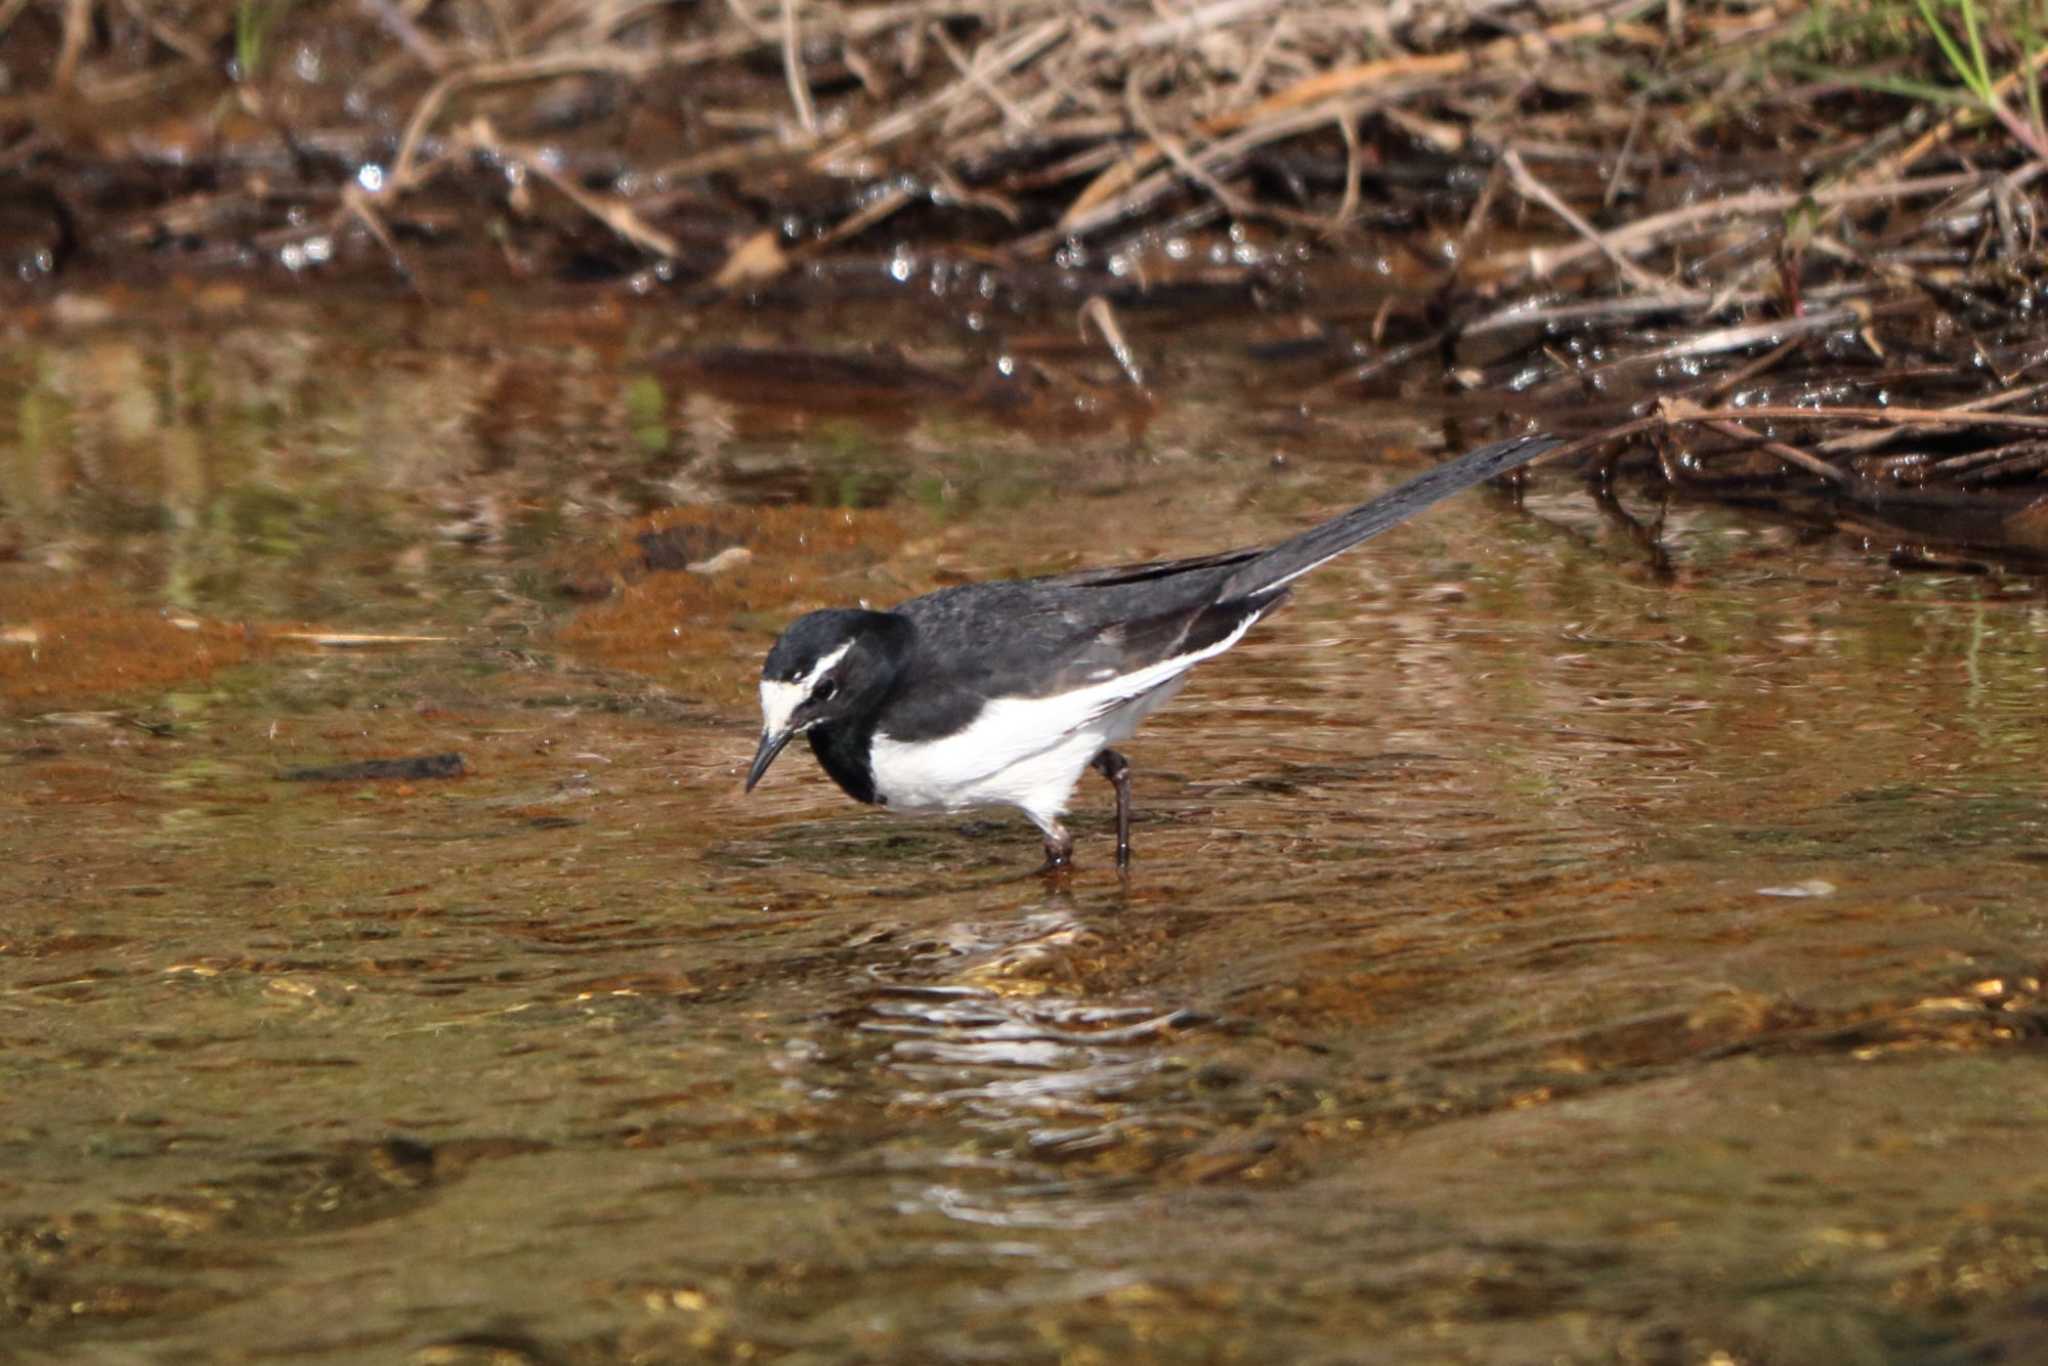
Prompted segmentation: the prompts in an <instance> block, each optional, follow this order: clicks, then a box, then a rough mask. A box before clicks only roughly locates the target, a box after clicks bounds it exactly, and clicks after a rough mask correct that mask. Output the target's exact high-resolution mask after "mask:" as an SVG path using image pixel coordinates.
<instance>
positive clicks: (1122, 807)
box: [1089, 749, 1131, 869]
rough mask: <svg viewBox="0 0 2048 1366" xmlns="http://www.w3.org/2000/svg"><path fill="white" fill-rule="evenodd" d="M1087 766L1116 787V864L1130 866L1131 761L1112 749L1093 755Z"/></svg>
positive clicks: (1123, 867)
mask: <svg viewBox="0 0 2048 1366" xmlns="http://www.w3.org/2000/svg"><path fill="white" fill-rule="evenodd" d="M1089 767H1090V768H1092V769H1094V770H1095V771H1096V772H1097V773H1100V774H1101V775H1102V776H1103V777H1105V778H1107V779H1109V782H1110V786H1112V787H1114V788H1115V789H1116V866H1117V867H1118V868H1119V869H1127V868H1129V867H1130V866H1131V761H1130V760H1129V759H1126V758H1124V756H1123V755H1121V754H1118V753H1117V752H1116V751H1115V750H1113V749H1105V750H1104V751H1102V753H1100V754H1098V755H1096V756H1095V759H1094V762H1092V763H1091V764H1089Z"/></svg>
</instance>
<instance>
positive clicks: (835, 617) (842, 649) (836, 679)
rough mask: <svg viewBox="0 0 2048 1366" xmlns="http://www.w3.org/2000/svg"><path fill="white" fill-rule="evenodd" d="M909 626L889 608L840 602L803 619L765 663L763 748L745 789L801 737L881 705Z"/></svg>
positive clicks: (751, 787)
mask: <svg viewBox="0 0 2048 1366" xmlns="http://www.w3.org/2000/svg"><path fill="white" fill-rule="evenodd" d="M908 630H909V623H908V622H906V621H904V620H903V619H902V618H901V617H897V616H894V615H892V614H890V613H888V612H862V611H854V610H851V609H841V608H835V609H833V610H831V611H825V612H812V613H810V614H809V615H808V616H803V617H799V618H797V620H796V621H795V622H793V623H792V624H791V625H790V627H789V629H788V630H786V631H784V632H783V633H782V635H781V636H780V637H778V638H777V640H776V642H775V646H774V648H773V649H771V650H769V651H768V661H767V662H766V663H765V664H763V665H762V666H761V747H760V748H759V749H757V750H755V751H754V762H753V763H752V764H751V765H750V766H749V767H748V769H747V785H746V789H745V790H746V791H748V792H752V791H753V790H754V784H755V783H758V782H760V781H761V775H762V774H764V773H766V772H767V771H768V766H769V765H770V764H772V763H774V762H775V756H776V755H778V754H780V753H782V747H783V746H784V745H787V744H788V743H789V742H790V741H791V740H794V739H795V738H796V737H797V736H799V735H802V734H803V733H804V732H805V731H807V730H810V729H811V728H813V727H814V726H821V725H824V724H826V723H827V722H831V721H838V720H841V719H843V718H845V717H849V716H856V715H859V714H860V713H861V712H862V711H863V710H865V709H867V708H869V707H873V706H876V705H878V704H880V702H881V700H882V698H883V697H884V696H885V695H886V694H887V693H888V691H889V688H890V687H891V685H893V684H894V682H895V680H896V664H897V660H898V658H899V656H900V652H901V650H902V638H903V636H904V635H905V634H906V633H907V632H908Z"/></svg>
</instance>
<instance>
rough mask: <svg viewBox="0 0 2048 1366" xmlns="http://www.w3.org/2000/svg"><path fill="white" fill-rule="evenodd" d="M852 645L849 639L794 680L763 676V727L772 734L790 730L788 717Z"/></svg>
mask: <svg viewBox="0 0 2048 1366" xmlns="http://www.w3.org/2000/svg"><path fill="white" fill-rule="evenodd" d="M852 648H853V642H852V641H850V640H849V641H847V642H846V643H845V644H844V645H842V646H840V647H839V648H838V649H836V650H834V651H833V652H832V653H831V654H829V655H825V656H824V657H823V658H821V659H819V660H818V662H817V663H816V664H813V665H812V666H811V667H810V669H809V670H808V671H807V672H806V673H805V674H804V676H803V677H802V678H796V679H791V680H789V681H788V682H783V681H781V680H778V679H773V678H764V679H762V680H761V729H762V730H763V731H765V732H766V733H768V734H769V735H780V734H781V733H782V732H783V731H784V730H785V729H787V728H788V726H789V718H790V717H792V716H794V715H796V709H797V708H798V707H800V706H802V705H803V704H804V699H805V698H806V697H809V696H810V695H811V689H812V688H814V687H816V686H817V683H818V680H819V679H820V678H823V677H824V676H825V675H826V674H827V673H829V672H830V671H831V669H832V666H833V665H834V664H837V663H838V662H839V661H840V660H841V659H843V658H845V656H846V652H847V651H848V650H851V649H852Z"/></svg>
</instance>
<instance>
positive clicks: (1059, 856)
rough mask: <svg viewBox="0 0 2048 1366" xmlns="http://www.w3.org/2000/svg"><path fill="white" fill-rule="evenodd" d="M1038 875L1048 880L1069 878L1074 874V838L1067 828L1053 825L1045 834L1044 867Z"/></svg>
mask: <svg viewBox="0 0 2048 1366" xmlns="http://www.w3.org/2000/svg"><path fill="white" fill-rule="evenodd" d="M1038 871H1039V873H1040V875H1042V876H1044V877H1048V878H1064V877H1070V876H1072V875H1073V872H1074V837H1073V836H1072V835H1070V834H1068V833H1067V828H1066V827H1065V826H1063V825H1060V824H1057V823H1055V824H1054V825H1053V826H1052V827H1051V828H1050V829H1048V830H1047V831H1046V832H1045V866H1044V867H1042V868H1040V869H1039V870H1038Z"/></svg>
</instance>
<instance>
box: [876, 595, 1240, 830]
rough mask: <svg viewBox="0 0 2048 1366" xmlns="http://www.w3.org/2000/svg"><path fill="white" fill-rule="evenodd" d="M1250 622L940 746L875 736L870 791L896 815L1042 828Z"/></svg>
mask: <svg viewBox="0 0 2048 1366" xmlns="http://www.w3.org/2000/svg"><path fill="white" fill-rule="evenodd" d="M1253 619H1254V618H1253V617H1251V616H1248V617H1247V618H1246V619H1245V621H1244V623H1243V624H1242V625H1240V626H1239V627H1238V628H1237V629H1236V630H1235V631H1233V632H1231V634H1230V636H1229V638H1228V639H1225V640H1222V641H1219V642H1217V643H1216V644H1214V645H1212V646H1210V647H1208V648H1207V649H1204V650H1201V651H1198V652H1196V653H1194V654H1187V655H1180V656H1176V657H1175V658H1173V659H1166V660H1161V661H1160V662H1159V663H1157V664H1154V665H1152V666H1150V667H1149V668H1144V669H1139V670H1136V671H1135V672H1133V673H1128V674H1122V675H1119V676H1118V677H1115V678H1109V679H1105V680H1103V681H1102V682H1100V683H1096V684H1093V685H1091V686H1088V687H1085V688H1081V689H1077V690H1076V691H1074V692H1069V693H1062V694H1060V695H1059V696H1056V697H1003V698H997V699H996V700H995V701H992V702H990V703H989V704H988V705H986V706H984V707H983V708H982V709H981V714H980V715H978V716H976V717H975V718H974V720H973V721H972V722H971V723H970V724H969V725H968V726H967V727H966V728H965V729H964V730H961V731H959V732H957V733H955V734H953V735H949V736H945V737H944V738H942V739H938V740H920V741H903V740H897V739H893V738H891V737H890V736H889V735H888V734H886V733H884V732H877V733H876V735H875V741H874V747H873V749H872V750H871V751H870V752H869V756H868V757H869V763H870V765H871V767H872V768H873V771H874V776H875V793H876V795H877V796H879V797H880V798H881V799H882V800H883V801H884V802H885V803H886V804H887V805H888V806H890V807H891V808H893V809H895V810H899V811H934V810H936V811H960V810H964V809H966V808H968V807H974V806H1014V807H1017V808H1019V809H1020V810H1022V811H1023V812H1024V814H1025V815H1027V816H1029V817H1030V818H1031V820H1032V822H1033V824H1035V825H1037V826H1038V827H1039V829H1041V830H1045V829H1048V828H1049V827H1050V826H1052V825H1053V824H1054V823H1055V822H1057V821H1058V820H1059V818H1060V816H1061V815H1062V814H1063V813H1064V812H1065V811H1066V809H1067V799H1068V798H1069V797H1070V796H1072V795H1073V791H1074V784H1075V783H1077V782H1079V781H1080V780H1081V774H1082V773H1083V772H1084V771H1085V770H1086V769H1087V767H1088V764H1089V762H1090V761H1091V760H1093V759H1094V758H1095V756H1096V755H1097V754H1100V753H1101V752H1102V750H1103V748H1104V747H1105V746H1108V745H1113V744H1115V743H1117V742H1118V741H1119V740H1124V739H1128V738H1129V737H1130V736H1131V734H1132V733H1133V732H1134V731H1136V730H1137V729H1138V725H1139V723H1140V722H1142V721H1143V720H1144V719H1145V718H1146V717H1147V716H1148V715H1150V714H1151V713H1152V712H1153V711H1154V710H1156V709H1157V708H1158V707H1160V706H1162V705H1163V704H1165V703H1166V702H1167V701H1168V700H1169V699H1171V698H1172V697H1173V695H1174V694H1175V693H1177V692H1179V691H1180V689H1181V685H1182V684H1184V683H1186V682H1187V676H1188V671H1189V670H1191V669H1193V668H1194V667H1195V665H1197V664H1199V663H1201V662H1202V661H1203V660H1205V659H1208V658H1209V657H1210V656H1212V655H1219V654H1221V653H1223V652H1224V651H1225V650H1227V649H1229V648H1230V647H1231V646H1232V645H1235V644H1236V643H1237V642H1238V639H1239V638H1240V637H1241V636H1243V635H1244V633H1245V632H1246V631H1247V630H1249V629H1250V628H1251V624H1252V621H1253Z"/></svg>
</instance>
